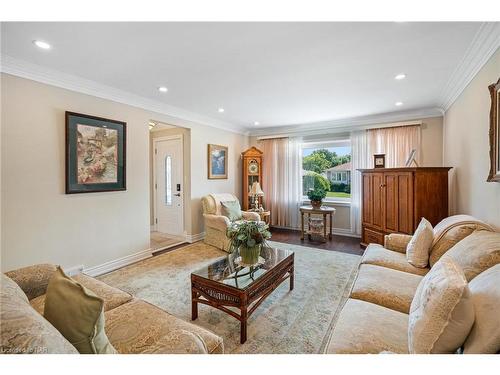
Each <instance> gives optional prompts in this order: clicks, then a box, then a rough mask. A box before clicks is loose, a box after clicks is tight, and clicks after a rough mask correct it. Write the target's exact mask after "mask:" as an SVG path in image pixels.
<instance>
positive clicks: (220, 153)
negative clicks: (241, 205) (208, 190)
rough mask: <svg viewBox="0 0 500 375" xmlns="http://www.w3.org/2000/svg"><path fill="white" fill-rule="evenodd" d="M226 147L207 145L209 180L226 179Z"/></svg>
mask: <svg viewBox="0 0 500 375" xmlns="http://www.w3.org/2000/svg"><path fill="white" fill-rule="evenodd" d="M227 158H228V147H226V146H221V145H214V144H209V145H208V147H207V169H208V179H209V180H219V179H227Z"/></svg>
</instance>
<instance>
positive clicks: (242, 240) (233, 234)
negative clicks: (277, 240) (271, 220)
mask: <svg viewBox="0 0 500 375" xmlns="http://www.w3.org/2000/svg"><path fill="white" fill-rule="evenodd" d="M226 234H227V237H228V238H229V239H230V241H231V243H230V247H229V251H230V252H231V253H232V252H234V251H235V250H238V249H239V248H240V246H242V247H246V248H252V247H255V246H257V245H261V244H265V243H266V240H267V239H269V238H271V232H270V231H269V225H267V224H266V223H265V222H263V221H259V222H257V221H241V222H234V223H232V224H231V225H230V226H229V228H227V231H226Z"/></svg>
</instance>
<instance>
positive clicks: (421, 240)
mask: <svg viewBox="0 0 500 375" xmlns="http://www.w3.org/2000/svg"><path fill="white" fill-rule="evenodd" d="M433 239H434V232H433V231H432V225H431V223H429V221H428V220H427V219H425V218H422V220H421V221H420V224H418V227H417V230H416V231H415V233H414V234H413V237H412V238H411V240H410V242H409V243H408V246H406V259H407V260H408V263H410V264H412V265H414V266H415V267H419V268H425V267H427V265H428V264H429V250H430V248H431V245H432V240H433Z"/></svg>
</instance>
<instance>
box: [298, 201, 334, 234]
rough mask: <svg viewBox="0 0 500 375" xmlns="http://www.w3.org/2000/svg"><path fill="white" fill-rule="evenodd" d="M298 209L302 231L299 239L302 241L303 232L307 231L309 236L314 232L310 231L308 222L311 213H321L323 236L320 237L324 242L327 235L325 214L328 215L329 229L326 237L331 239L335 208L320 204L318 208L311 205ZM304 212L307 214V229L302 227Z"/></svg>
mask: <svg viewBox="0 0 500 375" xmlns="http://www.w3.org/2000/svg"><path fill="white" fill-rule="evenodd" d="M299 210H300V219H301V229H302V233H301V236H300V239H301V240H302V241H303V240H304V234H306V233H307V235H308V237H309V238H310V236H311V234H316V232H314V231H311V228H310V227H309V222H310V220H311V214H313V215H314V214H316V215H321V217H322V218H323V236H322V239H323V241H324V242H326V241H327V236H326V224H327V218H326V217H327V215H328V216H329V219H330V231H329V234H328V239H329V240H331V239H332V233H333V215H334V214H335V208H333V207H327V206H321V207H320V208H314V207H313V206H301V207H300V208H299ZM304 214H307V215H308V225H307V230H305V229H304Z"/></svg>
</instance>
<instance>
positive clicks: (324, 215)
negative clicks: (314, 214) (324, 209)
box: [323, 214, 326, 242]
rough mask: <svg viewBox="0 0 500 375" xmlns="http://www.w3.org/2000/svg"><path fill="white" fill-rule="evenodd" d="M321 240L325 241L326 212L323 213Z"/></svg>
mask: <svg viewBox="0 0 500 375" xmlns="http://www.w3.org/2000/svg"><path fill="white" fill-rule="evenodd" d="M323 240H324V241H325V242H326V214H323Z"/></svg>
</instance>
